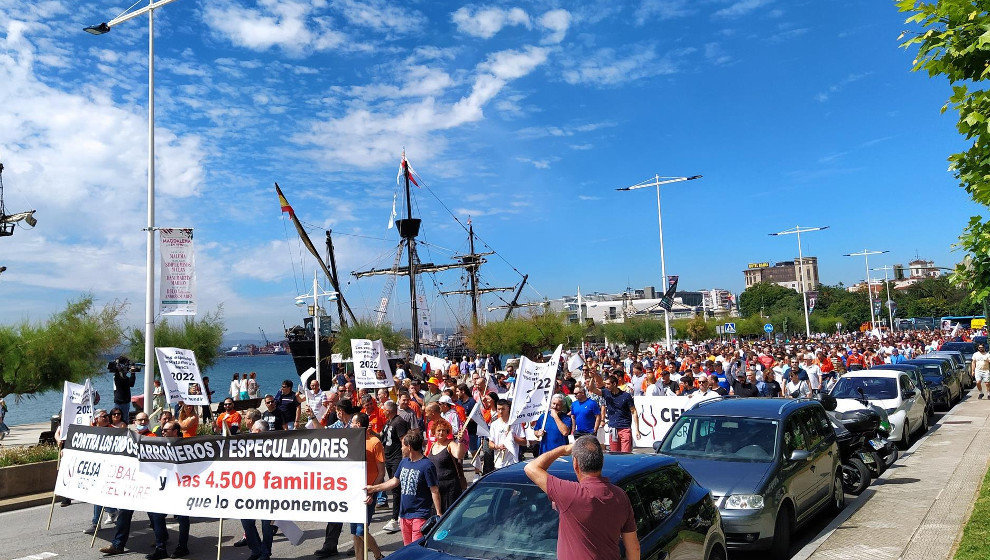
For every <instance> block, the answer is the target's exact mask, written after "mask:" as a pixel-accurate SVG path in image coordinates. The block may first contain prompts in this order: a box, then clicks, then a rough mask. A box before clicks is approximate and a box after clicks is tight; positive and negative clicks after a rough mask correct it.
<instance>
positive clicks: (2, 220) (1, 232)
mask: <svg viewBox="0 0 990 560" xmlns="http://www.w3.org/2000/svg"><path fill="white" fill-rule="evenodd" d="M34 212H35V211H34V210H28V211H27V212H15V213H13V214H8V213H7V207H6V205H5V203H4V200H3V164H2V163H0V237H9V236H11V235H14V228H15V227H16V226H17V223H18V222H22V221H23V222H24V223H25V224H27V225H29V226H31V227H34V226H35V225H36V224H37V223H38V220H36V219H35V217H34Z"/></svg>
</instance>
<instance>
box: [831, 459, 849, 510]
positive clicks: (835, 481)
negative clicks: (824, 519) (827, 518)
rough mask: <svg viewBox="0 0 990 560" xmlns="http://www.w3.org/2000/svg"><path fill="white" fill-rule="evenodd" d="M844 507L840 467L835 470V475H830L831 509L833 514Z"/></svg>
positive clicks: (844, 492)
mask: <svg viewBox="0 0 990 560" xmlns="http://www.w3.org/2000/svg"><path fill="white" fill-rule="evenodd" d="M845 507H846V491H845V488H843V487H842V469H841V468H840V469H838V470H836V471H835V476H834V477H832V503H831V510H832V513H833V514H837V513H839V512H840V511H842V509H843V508H845Z"/></svg>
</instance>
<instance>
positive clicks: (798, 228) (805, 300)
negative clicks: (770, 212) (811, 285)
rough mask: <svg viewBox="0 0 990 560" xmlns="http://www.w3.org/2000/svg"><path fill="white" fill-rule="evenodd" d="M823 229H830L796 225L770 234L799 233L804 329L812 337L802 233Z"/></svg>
mask: <svg viewBox="0 0 990 560" xmlns="http://www.w3.org/2000/svg"><path fill="white" fill-rule="evenodd" d="M823 229H828V226H822V227H808V228H803V227H801V226H794V229H788V230H784V231H778V232H777V233H771V234H770V235H774V236H777V235H795V234H796V235H797V243H798V277H799V278H798V286H799V287H800V288H801V301H802V302H803V303H804V331H805V335H806V336H807V337H808V338H811V319H810V318H809V317H808V315H809V314H808V291H807V289H806V287H805V285H804V253H803V252H802V250H801V234H802V233H807V232H809V231H822V230H823Z"/></svg>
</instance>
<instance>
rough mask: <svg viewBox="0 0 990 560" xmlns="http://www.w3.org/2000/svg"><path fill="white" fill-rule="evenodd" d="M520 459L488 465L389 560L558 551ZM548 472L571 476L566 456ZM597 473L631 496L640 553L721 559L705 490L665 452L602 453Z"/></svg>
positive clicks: (500, 557) (507, 557) (544, 502)
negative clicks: (493, 466)
mask: <svg viewBox="0 0 990 560" xmlns="http://www.w3.org/2000/svg"><path fill="white" fill-rule="evenodd" d="M524 466H525V465H524V464H522V463H517V464H515V465H512V466H510V467H506V468H504V469H499V470H497V471H494V472H491V473H489V474H488V475H486V476H485V477H483V478H482V479H481V480H479V481H478V482H476V483H475V484H473V485H471V487H469V488H468V489H467V491H466V492H465V493H464V494H463V495H462V496H461V497H460V498H459V499H458V500H457V501H456V502H455V503H454V504H453V505H452V506H451V508H450V509H449V510H448V511H447V512H446V513H444V515H443V517H433V518H431V519H430V520H428V521H427V522H426V524H424V526H423V538H422V539H420V540H418V541H416V542H414V543H411V544H409V545H408V546H406V547H404V548H401V549H399V550H398V551H396V552H394V553H392V554H390V555H389V558H390V559H391V560H409V559H412V558H415V559H429V560H441V559H442V560H455V559H458V558H470V559H475V558H490V559H497V560H522V559H530V558H547V559H550V558H556V556H557V523H558V515H557V510H555V509H554V508H553V504H551V503H550V500H548V499H547V496H546V494H545V493H543V491H542V490H540V489H539V487H537V486H536V485H535V484H533V483H532V482H531V481H530V480H529V478H527V477H526V474H525V473H524V472H523V467H524ZM549 472H550V474H552V475H553V476H556V477H558V478H562V479H565V480H576V477H575V475H574V469H573V467H572V466H571V461H556V462H554V464H553V465H551V467H550V471H549ZM602 476H605V477H607V478H608V479H609V480H610V481H611V482H612V483H613V484H615V485H617V486H619V487H620V488H622V489H623V490H625V491H626V494H628V495H629V500H630V502H632V506H633V511H634V512H635V514H636V528H637V533H638V535H639V541H640V545H641V554H642V557H643V558H698V559H703V560H725V559H726V546H725V536H724V534H723V533H722V526H721V523H720V520H719V511H718V508H717V507H716V506H715V502H714V501H713V500H712V496H711V493H710V492H709V491H708V489H706V488H702V487H701V486H699V485H698V483H697V482H696V481H695V480H694V479H693V478H692V477H691V475H690V474H688V472H687V471H686V470H684V468H682V467H681V466H680V465H679V464H678V462H677V461H676V460H674V459H672V458H670V457H663V456H661V455H643V454H621V455H616V454H606V455H605V465H604V468H603V469H602Z"/></svg>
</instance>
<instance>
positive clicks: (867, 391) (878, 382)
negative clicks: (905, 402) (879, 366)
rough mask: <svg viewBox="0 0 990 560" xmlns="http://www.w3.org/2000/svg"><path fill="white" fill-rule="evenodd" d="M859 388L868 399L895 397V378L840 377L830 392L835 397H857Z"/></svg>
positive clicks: (858, 396)
mask: <svg viewBox="0 0 990 560" xmlns="http://www.w3.org/2000/svg"><path fill="white" fill-rule="evenodd" d="M860 389H862V390H863V395H864V396H865V397H866V398H867V399H869V400H887V399H896V398H897V380H896V379H893V378H891V377H842V378H840V379H839V381H838V382H837V383H836V384H835V387H834V388H833V389H832V393H831V394H832V396H833V397H835V398H837V399H858V398H860V394H859V390H860Z"/></svg>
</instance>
